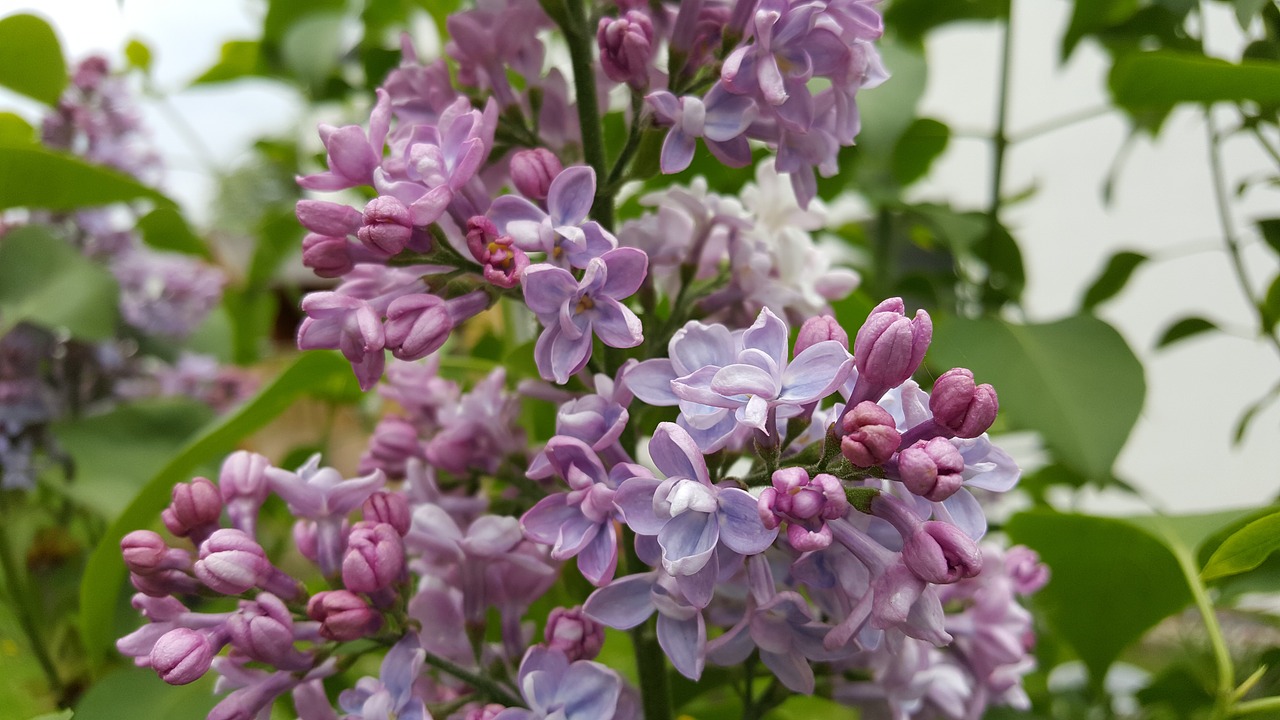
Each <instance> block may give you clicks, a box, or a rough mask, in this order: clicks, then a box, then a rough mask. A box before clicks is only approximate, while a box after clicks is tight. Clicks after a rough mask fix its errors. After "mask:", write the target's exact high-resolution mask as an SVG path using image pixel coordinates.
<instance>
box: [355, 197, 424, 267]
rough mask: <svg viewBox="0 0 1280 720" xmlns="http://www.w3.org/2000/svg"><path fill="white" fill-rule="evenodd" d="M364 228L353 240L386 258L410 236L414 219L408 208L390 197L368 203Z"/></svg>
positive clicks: (396, 250) (365, 210)
mask: <svg viewBox="0 0 1280 720" xmlns="http://www.w3.org/2000/svg"><path fill="white" fill-rule="evenodd" d="M363 219H364V225H363V226H362V227H361V228H360V229H359V230H358V231H357V232H356V237H358V238H360V242H361V243H364V246H365V247H367V248H369V249H370V250H373V251H374V252H378V253H382V254H384V255H387V256H391V255H395V254H397V253H399V252H400V251H401V250H404V248H405V246H406V245H408V244H409V238H411V237H412V236H413V215H412V214H411V213H410V212H409V208H407V207H405V206H404V203H402V202H400V201H399V200H397V199H396V198H394V197H392V196H390V195H382V196H380V197H376V198H374V199H372V200H370V201H369V204H368V205H365V207H364V218H363Z"/></svg>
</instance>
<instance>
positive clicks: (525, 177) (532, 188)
mask: <svg viewBox="0 0 1280 720" xmlns="http://www.w3.org/2000/svg"><path fill="white" fill-rule="evenodd" d="M561 170H564V165H562V164H561V163H560V158H558V157H556V155H555V153H553V152H551V151H550V150H548V149H546V148H533V149H532V150H519V151H517V152H516V153H515V154H513V155H512V156H511V165H510V173H511V184H512V185H515V186H516V190H517V191H518V192H519V193H520V194H521V195H523V196H525V197H527V198H529V199H530V200H533V201H535V202H542V201H543V200H546V199H547V193H548V192H549V191H550V188H551V181H552V180H555V179H556V176H557V175H559V174H560V171H561ZM495 234H496V233H495ZM472 252H474V250H473V251H472Z"/></svg>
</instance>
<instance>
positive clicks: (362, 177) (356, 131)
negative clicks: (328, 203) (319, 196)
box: [298, 89, 391, 190]
mask: <svg viewBox="0 0 1280 720" xmlns="http://www.w3.org/2000/svg"><path fill="white" fill-rule="evenodd" d="M377 93H378V102H377V103H376V104H375V105H374V107H373V112H372V114H371V115H370V117H369V131H368V133H366V132H365V131H364V130H363V129H362V128H361V127H360V126H359V125H345V126H343V127H340V128H338V127H334V126H332V125H324V124H322V125H320V140H321V142H323V143H324V147H325V150H326V151H327V152H328V155H327V158H326V159H327V161H328V166H329V169H328V170H326V171H325V172H321V173H316V174H314V175H306V176H302V177H299V178H298V184H299V185H301V186H302V187H304V188H307V189H308V190H345V189H346V188H351V187H356V186H357V185H373V173H374V170H376V169H377V167H378V164H379V163H380V162H381V161H382V148H383V145H384V144H385V143H386V139H387V131H388V130H389V129H390V127H391V98H390V96H389V95H387V92H386V91H385V90H382V89H379V90H378V91H377Z"/></svg>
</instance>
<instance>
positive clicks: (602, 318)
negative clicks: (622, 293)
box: [591, 297, 644, 348]
mask: <svg viewBox="0 0 1280 720" xmlns="http://www.w3.org/2000/svg"><path fill="white" fill-rule="evenodd" d="M591 329H592V331H594V332H595V334H596V337H598V338H600V342H603V343H604V344H605V345H608V346H609V347H615V348H632V347H635V346H637V345H639V344H640V343H641V342H644V324H643V323H641V322H640V318H638V317H636V314H635V313H633V312H631V310H630V308H628V307H627V306H625V305H623V304H622V303H619V302H618V301H617V300H614V299H612V298H607V297H604V298H596V306H595V317H594V318H593V319H592V321H591Z"/></svg>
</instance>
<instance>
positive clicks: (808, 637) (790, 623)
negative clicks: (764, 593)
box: [707, 591, 852, 695]
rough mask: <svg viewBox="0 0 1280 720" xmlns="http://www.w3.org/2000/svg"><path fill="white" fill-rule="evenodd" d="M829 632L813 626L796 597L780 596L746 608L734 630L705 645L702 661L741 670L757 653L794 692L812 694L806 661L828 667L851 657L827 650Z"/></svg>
mask: <svg viewBox="0 0 1280 720" xmlns="http://www.w3.org/2000/svg"><path fill="white" fill-rule="evenodd" d="M830 629H831V628H830V626H828V625H824V624H823V623H820V622H818V621H817V620H816V619H815V618H814V616H813V611H812V610H811V609H810V607H809V603H808V602H807V601H805V599H804V597H802V596H801V595H800V594H799V593H795V592H791V591H784V592H780V593H777V594H775V595H773V596H772V597H771V598H769V599H768V600H766V601H764V602H763V603H761V604H759V605H756V604H755V602H754V601H750V602H749V608H748V610H747V612H746V614H744V615H743V617H742V620H740V621H739V622H738V623H737V624H736V625H734V626H733V627H731V628H729V629H728V630H726V631H725V633H724V634H723V635H721V636H720V637H718V638H716V639H715V640H712V641H711V642H710V643H708V644H707V657H708V659H709V660H711V661H712V662H713V663H715V664H717V665H727V666H734V665H738V664H741V663H742V662H743V661H745V660H746V659H747V657H748V656H750V655H751V651H752V650H753V649H756V648H759V650H760V660H761V662H763V663H764V665H765V667H767V668H769V669H770V670H771V671H773V674H774V675H776V676H777V678H778V680H779V681H780V682H782V684H783V685H785V686H786V687H787V688H789V689H790V690H792V691H794V692H798V693H804V694H806V695H811V694H813V686H814V677H813V668H812V667H811V666H810V665H809V662H810V661H829V660H837V659H840V658H844V657H847V656H849V655H850V654H852V649H851V648H836V649H834V650H829V649H827V648H825V647H824V646H823V644H822V640H823V637H825V636H826V634H827V632H828V631H830Z"/></svg>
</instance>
